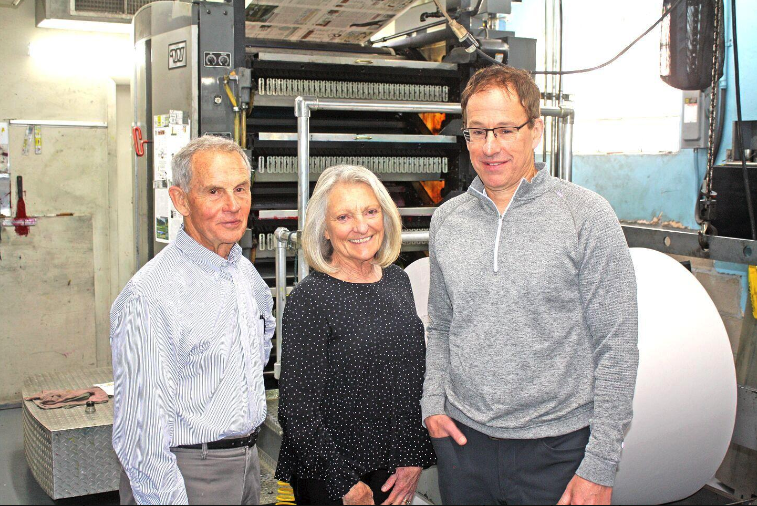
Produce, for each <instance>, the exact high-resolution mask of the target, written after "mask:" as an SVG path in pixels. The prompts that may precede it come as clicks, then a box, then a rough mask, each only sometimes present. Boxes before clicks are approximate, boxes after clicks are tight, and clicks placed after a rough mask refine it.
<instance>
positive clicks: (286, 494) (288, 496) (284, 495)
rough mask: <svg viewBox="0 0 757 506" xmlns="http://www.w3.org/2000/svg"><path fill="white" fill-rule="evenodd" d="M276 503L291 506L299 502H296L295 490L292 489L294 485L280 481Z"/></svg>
mask: <svg viewBox="0 0 757 506" xmlns="http://www.w3.org/2000/svg"><path fill="white" fill-rule="evenodd" d="M276 504H277V505H279V504H281V505H291V506H294V505H296V504H297V503H295V502H294V490H292V486H291V485H289V483H284V482H283V481H280V482H279V493H278V495H277V496H276Z"/></svg>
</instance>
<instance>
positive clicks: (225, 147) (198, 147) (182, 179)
mask: <svg viewBox="0 0 757 506" xmlns="http://www.w3.org/2000/svg"><path fill="white" fill-rule="evenodd" d="M206 151H218V152H221V153H237V154H238V155H239V156H241V157H242V160H244V165H245V167H247V171H248V172H250V173H251V172H252V167H251V165H250V160H249V158H247V153H245V152H244V150H243V149H242V148H241V147H239V145H238V144H237V143H235V142H234V141H231V140H229V139H226V138H225V137H218V136H215V135H204V136H202V137H198V138H196V139H195V140H193V141H192V142H190V143H189V144H187V145H186V146H184V147H183V148H181V150H179V152H178V153H176V155H174V157H173V161H172V163H171V166H172V168H173V181H172V182H171V184H173V185H174V186H178V187H179V188H181V189H182V190H184V192H186V193H189V189H190V188H191V186H192V159H193V158H194V155H196V154H197V153H202V152H206Z"/></svg>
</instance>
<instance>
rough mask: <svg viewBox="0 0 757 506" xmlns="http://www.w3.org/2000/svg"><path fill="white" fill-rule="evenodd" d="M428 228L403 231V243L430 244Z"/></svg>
mask: <svg viewBox="0 0 757 506" xmlns="http://www.w3.org/2000/svg"><path fill="white" fill-rule="evenodd" d="M428 237H429V236H428V230H423V231H420V230H418V231H413V232H402V244H408V243H421V244H428Z"/></svg>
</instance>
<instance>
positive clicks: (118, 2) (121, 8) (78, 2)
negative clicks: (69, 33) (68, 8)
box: [73, 0, 126, 15]
mask: <svg viewBox="0 0 757 506" xmlns="http://www.w3.org/2000/svg"><path fill="white" fill-rule="evenodd" d="M73 11H74V12H73V13H74V14H75V13H84V12H89V13H93V12H94V13H98V14H121V15H123V14H126V12H125V11H126V5H125V2H124V0H73Z"/></svg>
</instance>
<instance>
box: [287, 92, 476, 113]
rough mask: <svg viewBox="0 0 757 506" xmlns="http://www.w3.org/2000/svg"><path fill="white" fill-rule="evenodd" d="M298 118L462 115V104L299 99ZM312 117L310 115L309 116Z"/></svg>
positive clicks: (296, 107) (297, 104)
mask: <svg viewBox="0 0 757 506" xmlns="http://www.w3.org/2000/svg"><path fill="white" fill-rule="evenodd" d="M295 109H296V114H297V117H298V118H299V117H303V116H304V115H305V114H306V113H305V109H307V110H308V111H355V112H417V113H421V112H444V113H448V114H462V109H461V108H460V104H451V103H447V102H412V101H402V100H357V99H340V98H315V97H298V98H297V100H296V101H295ZM307 116H308V117H310V114H309V113H308V114H307Z"/></svg>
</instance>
